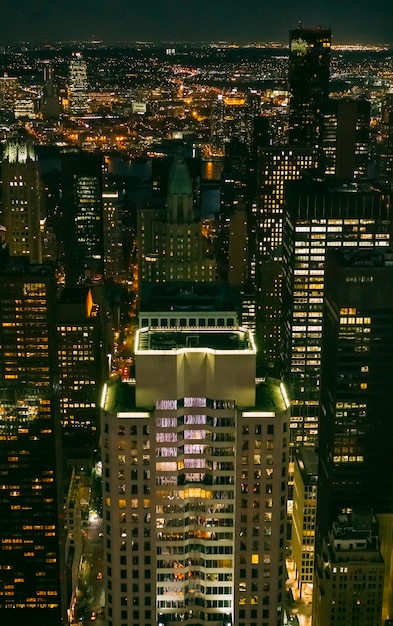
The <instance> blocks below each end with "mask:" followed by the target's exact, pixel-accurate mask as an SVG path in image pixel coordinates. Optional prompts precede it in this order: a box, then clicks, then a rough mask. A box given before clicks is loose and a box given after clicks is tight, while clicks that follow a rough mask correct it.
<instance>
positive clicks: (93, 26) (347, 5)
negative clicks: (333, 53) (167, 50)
mask: <svg viewBox="0 0 393 626" xmlns="http://www.w3.org/2000/svg"><path fill="white" fill-rule="evenodd" d="M299 20H300V21H301V22H302V24H303V26H317V25H321V26H323V27H329V28H331V29H332V32H333V36H334V42H335V43H356V42H360V43H392V44H393V0H378V1H377V2H371V1H370V0H300V2H295V1H291V0H278V1H277V0H275V1H273V0H271V2H270V3H268V2H266V0H199V1H195V0H3V3H2V7H1V20H0V44H2V43H13V42H18V41H22V40H24V41H26V40H28V41H32V42H41V41H56V40H57V41H59V40H61V41H73V40H87V39H91V38H92V37H95V38H97V39H103V40H104V41H108V42H113V41H118V40H124V41H136V40H141V41H156V42H160V41H218V40H227V41H237V42H240V43H242V42H249V41H281V42H283V43H286V42H287V40H288V30H289V29H290V28H295V27H296V25H297V24H298V22H299Z"/></svg>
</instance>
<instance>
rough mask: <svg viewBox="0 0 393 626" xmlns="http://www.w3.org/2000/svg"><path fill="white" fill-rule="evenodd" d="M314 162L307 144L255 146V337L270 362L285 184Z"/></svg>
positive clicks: (275, 347)
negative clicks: (256, 147) (303, 145)
mask: <svg viewBox="0 0 393 626" xmlns="http://www.w3.org/2000/svg"><path fill="white" fill-rule="evenodd" d="M315 164H316V156H315V153H314V151H313V150H312V149H310V148H303V147H299V146H295V147H292V146H271V147H262V148H259V150H258V158H257V181H258V182H257V203H256V212H255V217H254V220H255V240H256V242H255V260H256V269H255V279H254V281H255V286H256V292H257V340H258V343H259V344H260V349H261V352H262V354H263V356H264V359H265V361H266V362H267V363H269V364H270V365H273V364H274V363H276V362H277V360H278V357H279V345H280V316H279V311H280V308H281V286H282V263H281V261H282V229H283V211H284V208H283V207H284V185H285V182H286V181H288V180H298V179H299V178H301V176H302V174H303V172H304V171H305V170H308V169H311V168H313V167H315Z"/></svg>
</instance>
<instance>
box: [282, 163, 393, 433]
mask: <svg viewBox="0 0 393 626" xmlns="http://www.w3.org/2000/svg"><path fill="white" fill-rule="evenodd" d="M390 233H391V209H390V196H389V194H388V193H386V191H385V190H384V188H383V187H378V186H377V185H376V184H374V183H368V182H366V181H365V182H362V183H360V182H359V183H354V182H348V183H342V182H340V181H335V180H334V179H330V178H329V177H323V176H319V175H318V174H312V173H311V172H309V173H308V175H307V176H304V177H303V179H302V180H300V181H293V182H292V181H291V182H289V183H288V184H287V188H286V209H285V216H284V231H283V290H282V335H281V344H282V347H281V350H282V353H281V354H282V366H283V372H284V376H285V379H286V380H287V381H288V382H289V386H290V394H291V396H290V397H291V402H292V417H291V433H292V442H293V443H294V444H295V445H302V444H303V445H316V444H317V435H318V410H319V386H320V364H321V349H322V317H323V297H324V275H325V266H324V263H325V257H326V251H327V249H328V248H332V247H334V248H339V247H343V246H347V247H353V248H360V249H362V250H365V249H367V248H368V249H370V248H375V247H378V248H383V247H387V246H388V245H389V242H390Z"/></svg>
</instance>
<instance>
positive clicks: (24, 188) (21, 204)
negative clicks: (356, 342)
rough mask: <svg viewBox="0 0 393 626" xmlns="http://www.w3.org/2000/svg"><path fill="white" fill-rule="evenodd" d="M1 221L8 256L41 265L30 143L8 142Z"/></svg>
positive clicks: (34, 159) (37, 195)
mask: <svg viewBox="0 0 393 626" xmlns="http://www.w3.org/2000/svg"><path fill="white" fill-rule="evenodd" d="M2 175H3V220H4V226H5V228H6V236H5V237H6V241H7V244H8V246H9V251H10V254H11V255H13V256H14V255H16V256H25V257H26V258H28V259H29V260H30V261H31V262H32V263H41V261H42V236H41V218H43V215H41V211H42V206H41V193H40V180H39V175H38V164H37V156H36V153H35V150H34V146H33V144H32V143H31V142H29V141H25V140H22V139H11V140H10V141H8V142H7V144H6V146H5V150H4V156H3V163H2Z"/></svg>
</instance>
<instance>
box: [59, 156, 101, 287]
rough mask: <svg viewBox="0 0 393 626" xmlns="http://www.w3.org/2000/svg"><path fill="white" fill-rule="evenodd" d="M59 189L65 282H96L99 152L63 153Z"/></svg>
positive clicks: (98, 267)
mask: <svg viewBox="0 0 393 626" xmlns="http://www.w3.org/2000/svg"><path fill="white" fill-rule="evenodd" d="M61 189H62V195H61V221H62V226H63V228H62V233H61V234H62V237H63V241H62V244H63V245H62V261H63V264H64V270H65V284H66V286H67V287H73V286H75V285H77V284H80V283H84V282H88V283H92V282H95V283H97V282H99V281H100V280H101V279H102V276H103V272H104V233H103V228H104V226H103V208H102V156H101V155H100V154H90V153H84V152H77V153H68V154H63V155H62V159H61Z"/></svg>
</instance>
